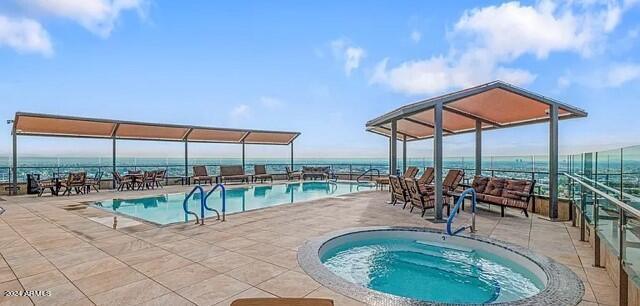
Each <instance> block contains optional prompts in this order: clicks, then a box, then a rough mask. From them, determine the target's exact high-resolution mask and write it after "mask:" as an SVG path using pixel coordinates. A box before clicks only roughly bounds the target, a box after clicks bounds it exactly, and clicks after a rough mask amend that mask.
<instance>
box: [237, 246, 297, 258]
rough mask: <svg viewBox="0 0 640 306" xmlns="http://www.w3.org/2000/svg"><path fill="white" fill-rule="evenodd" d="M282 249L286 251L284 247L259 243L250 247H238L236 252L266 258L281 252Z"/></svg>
mask: <svg viewBox="0 0 640 306" xmlns="http://www.w3.org/2000/svg"><path fill="white" fill-rule="evenodd" d="M284 251H286V249H284V248H281V247H277V246H275V245H271V244H266V243H259V244H255V245H252V246H250V247H246V248H243V249H239V250H237V251H236V252H237V253H240V254H242V255H246V256H249V257H254V258H258V259H260V258H266V257H269V256H272V255H275V254H278V253H282V252H284Z"/></svg>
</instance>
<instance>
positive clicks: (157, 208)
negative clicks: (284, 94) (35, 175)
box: [95, 181, 373, 224]
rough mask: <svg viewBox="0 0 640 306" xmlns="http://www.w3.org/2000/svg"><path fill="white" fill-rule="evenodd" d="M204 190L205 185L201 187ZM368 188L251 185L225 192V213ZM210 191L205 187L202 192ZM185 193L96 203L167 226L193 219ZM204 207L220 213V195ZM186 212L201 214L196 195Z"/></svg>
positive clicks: (317, 184)
mask: <svg viewBox="0 0 640 306" xmlns="http://www.w3.org/2000/svg"><path fill="white" fill-rule="evenodd" d="M203 187H205V186H203ZM372 188H373V187H372V186H371V185H363V184H360V185H359V184H352V183H343V182H339V183H333V182H331V183H330V182H324V181H322V182H320V181H318V182H300V183H289V184H274V185H269V186H253V187H249V188H245V187H239V188H228V189H227V191H226V213H227V214H230V213H236V212H243V211H248V210H254V209H259V208H264V207H270V206H275V205H281V204H288V203H296V202H300V201H306V200H313V199H319V198H324V197H331V196H338V195H343V194H347V193H353V192H357V191H365V190H370V189H372ZM208 190H210V188H209V187H205V191H208ZM185 196H186V194H185V193H176V194H163V195H159V196H151V197H144V198H136V199H113V200H107V201H100V202H96V203H95V205H96V206H98V207H102V208H103V209H107V210H112V211H115V212H118V213H121V214H124V215H128V216H131V217H135V218H140V219H143V220H146V221H149V222H153V223H157V224H170V223H176V222H185V221H189V220H194V219H195V217H193V216H191V215H186V214H185V213H184V210H183V208H182V203H183V201H184V198H185ZM207 205H208V206H209V207H210V208H214V209H217V210H218V211H220V212H222V200H221V198H220V193H219V192H215V193H214V194H212V195H211V196H210V197H209V199H207ZM187 206H188V207H189V210H191V211H193V212H196V213H197V214H198V215H200V195H199V194H198V193H196V194H194V196H193V197H192V198H191V199H190V200H189V204H187ZM212 216H214V217H215V213H214V212H211V211H205V217H212Z"/></svg>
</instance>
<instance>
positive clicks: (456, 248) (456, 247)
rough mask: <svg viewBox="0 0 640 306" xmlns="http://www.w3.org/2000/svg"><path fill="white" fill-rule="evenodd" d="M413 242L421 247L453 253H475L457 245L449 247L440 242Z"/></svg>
mask: <svg viewBox="0 0 640 306" xmlns="http://www.w3.org/2000/svg"><path fill="white" fill-rule="evenodd" d="M414 242H415V243H417V244H421V245H427V246H431V247H436V248H443V249H448V250H454V251H459V252H465V253H473V252H475V250H473V249H471V248H466V247H462V246H457V245H450V244H446V243H440V242H435V241H422V240H416V241H414Z"/></svg>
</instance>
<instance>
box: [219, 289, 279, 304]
mask: <svg viewBox="0 0 640 306" xmlns="http://www.w3.org/2000/svg"><path fill="white" fill-rule="evenodd" d="M272 297H276V296H275V295H273V294H270V293H268V292H264V291H262V290H260V289H258V288H255V287H251V288H249V289H247V290H245V291H242V292H240V293H239V294H236V295H234V296H232V297H230V298H228V299H226V300H224V301H222V302H220V303H218V304H215V305H216V306H229V305H231V303H232V302H233V301H235V300H237V299H247V298H272Z"/></svg>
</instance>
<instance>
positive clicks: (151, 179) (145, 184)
mask: <svg viewBox="0 0 640 306" xmlns="http://www.w3.org/2000/svg"><path fill="white" fill-rule="evenodd" d="M155 184H156V172H155V171H145V172H144V174H143V175H142V180H141V181H140V182H139V183H138V190H140V189H145V188H147V189H155Z"/></svg>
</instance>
